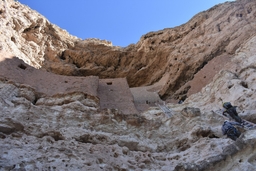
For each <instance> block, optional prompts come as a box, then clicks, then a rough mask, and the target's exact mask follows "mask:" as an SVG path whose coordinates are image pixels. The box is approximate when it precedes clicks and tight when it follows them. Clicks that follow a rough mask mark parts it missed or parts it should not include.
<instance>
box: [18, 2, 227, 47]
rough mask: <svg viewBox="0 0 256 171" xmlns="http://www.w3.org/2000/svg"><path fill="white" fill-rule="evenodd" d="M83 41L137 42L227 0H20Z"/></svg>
mask: <svg viewBox="0 0 256 171" xmlns="http://www.w3.org/2000/svg"><path fill="white" fill-rule="evenodd" d="M19 2H21V3H22V4H26V5H28V6H29V7H30V8H32V9H34V10H36V11H38V12H39V13H41V14H42V15H44V16H45V17H46V18H47V19H48V20H49V21H50V22H51V23H54V24H56V25H58V26H59V27H61V28H62V29H65V30H67V31H68V32H69V33H70V34H71V35H74V36H77V37H79V38H81V39H86V38H98V39H103V40H108V41H111V42H112V43H113V45H115V46H122V47H125V46H127V45H129V44H131V43H137V42H138V41H139V39H140V37H141V36H142V35H144V34H146V33H148V32H150V31H158V30H162V29H164V28H172V27H175V26H179V25H181V24H184V23H186V22H187V21H188V20H189V19H191V18H192V17H193V16H194V15H195V14H197V13H199V12H201V11H204V10H207V9H209V8H211V7H213V6H214V5H216V4H219V3H223V2H225V0H193V1H191V0H176V1H172V0H74V1H71V0H19Z"/></svg>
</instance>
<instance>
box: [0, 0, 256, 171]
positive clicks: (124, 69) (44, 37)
mask: <svg viewBox="0 0 256 171" xmlns="http://www.w3.org/2000/svg"><path fill="white" fill-rule="evenodd" d="M255 17H256V1H253V0H237V1H233V2H226V3H223V4H219V5H216V6H214V7H212V8H211V9H209V10H207V11H203V12H201V13H199V14H197V15H196V16H194V17H193V18H192V19H191V20H190V21H188V22H187V23H185V24H183V25H181V26H178V27H175V28H166V29H163V30H159V31H156V32H150V33H147V34H145V35H143V36H142V37H141V39H140V41H139V42H138V43H136V44H131V45H129V46H128V47H124V48H121V47H118V46H113V45H112V44H111V42H110V41H107V40H99V39H96V38H95V39H88V40H81V39H79V38H76V37H74V36H71V35H69V34H68V32H67V31H65V30H62V29H61V28H59V27H58V26H56V25H53V24H51V23H50V22H49V21H48V20H47V19H46V18H44V17H43V16H42V15H40V14H39V13H37V12H36V11H34V10H31V9H30V8H29V7H27V6H24V5H22V4H20V3H19V2H17V1H13V0H0V25H1V27H0V170H28V171H32V170H33V171H34V170H123V171H125V170H127V171H128V170H138V171H140V170H163V171H172V170H175V171H185V170H190V171H198V170H201V171H203V170H207V171H216V170H256V162H255V161H256V148H255V141H256V131H255V127H254V126H250V127H249V126H248V123H250V124H251V125H254V124H255V123H256V115H255V114H256V110H255V107H256V105H255V101H256V79H255V78H256V67H255V66H256V55H255V54H256V34H255V33H256V32H255V31H256V30H255V28H256V20H255ZM159 95H160V96H159ZM160 97H161V98H160ZM178 100H183V103H178ZM227 101H229V102H231V103H232V104H234V105H235V106H238V107H237V111H238V114H239V116H240V117H241V118H242V119H243V120H246V121H248V122H246V123H247V125H244V126H245V128H248V129H245V128H241V132H242V134H241V136H240V137H239V138H238V139H237V140H236V141H233V140H231V139H229V138H227V137H226V136H224V135H222V132H221V126H222V124H223V122H224V121H225V120H226V119H227V118H226V117H225V116H223V115H222V114H221V113H220V114H216V112H215V111H220V110H221V108H222V104H223V102H227Z"/></svg>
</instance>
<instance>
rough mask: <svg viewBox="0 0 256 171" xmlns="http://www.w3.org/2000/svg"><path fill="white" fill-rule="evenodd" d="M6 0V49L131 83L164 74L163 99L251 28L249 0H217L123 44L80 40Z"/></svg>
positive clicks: (61, 68) (60, 70)
mask: <svg viewBox="0 0 256 171" xmlns="http://www.w3.org/2000/svg"><path fill="white" fill-rule="evenodd" d="M5 2H6V3H3V2H1V6H2V14H1V16H2V17H1V23H3V24H2V25H3V27H1V30H2V31H1V36H2V42H5V43H2V45H1V46H2V49H4V50H5V51H10V52H12V53H14V55H15V56H18V57H20V58H21V59H23V60H24V61H26V63H28V64H31V65H33V66H35V67H42V68H44V69H46V70H48V71H51V72H54V73H57V74H62V75H77V76H89V75H95V76H99V77H100V78H127V81H128V84H129V86H130V87H138V86H145V85H151V84H153V83H156V82H158V81H159V80H160V79H161V78H162V77H163V76H164V75H168V78H167V79H166V80H165V84H164V86H163V87H162V88H161V89H160V90H158V92H159V94H160V96H161V97H162V98H164V99H166V98H169V97H171V98H176V99H178V98H180V97H179V96H185V95H186V92H187V91H188V90H189V87H190V86H189V85H187V86H185V87H182V86H183V85H184V84H186V83H188V81H190V80H192V79H193V77H194V74H196V73H197V72H198V71H200V69H202V68H203V67H204V66H205V65H206V64H207V63H208V62H210V61H211V60H212V59H214V58H215V57H218V56H220V55H221V56H222V57H224V56H225V55H234V53H235V51H236V50H237V49H238V48H239V47H240V45H242V44H244V43H245V42H246V41H247V40H248V38H250V37H251V36H252V35H254V34H255V29H254V28H255V15H254V14H255V9H256V8H254V7H255V2H254V1H235V2H228V3H224V4H222V5H216V6H214V7H213V8H211V9H209V10H207V11H203V12H201V13H199V14H197V15H196V16H194V17H193V18H192V19H191V20H190V21H188V22H187V23H185V24H183V25H181V26H178V27H175V28H166V29H164V30H160V31H157V32H150V33H148V34H145V35H143V36H142V37H141V39H140V41H139V42H138V43H136V44H131V45H129V46H128V47H125V48H121V47H117V46H111V43H110V42H108V41H101V40H97V39H91V40H80V39H78V38H76V37H74V36H70V35H69V34H68V33H67V32H66V31H64V30H62V29H60V28H58V27H57V26H55V25H52V24H50V23H49V21H48V20H47V19H45V18H44V17H43V16H41V15H40V14H38V13H37V12H36V11H32V10H30V9H29V8H28V7H26V6H22V5H20V4H19V3H18V2H13V1H11V0H6V1H5ZM27 11H29V12H27ZM8 16H13V17H12V18H13V19H12V20H9V19H8ZM21 23H23V24H21ZM7 30H9V31H7ZM21 45H22V46H21ZM34 54H36V55H34ZM216 72H218V70H216ZM207 79H210V78H207ZM204 85H205V84H203V85H202V86H204ZM175 92H176V94H175ZM180 93H181V95H180Z"/></svg>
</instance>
